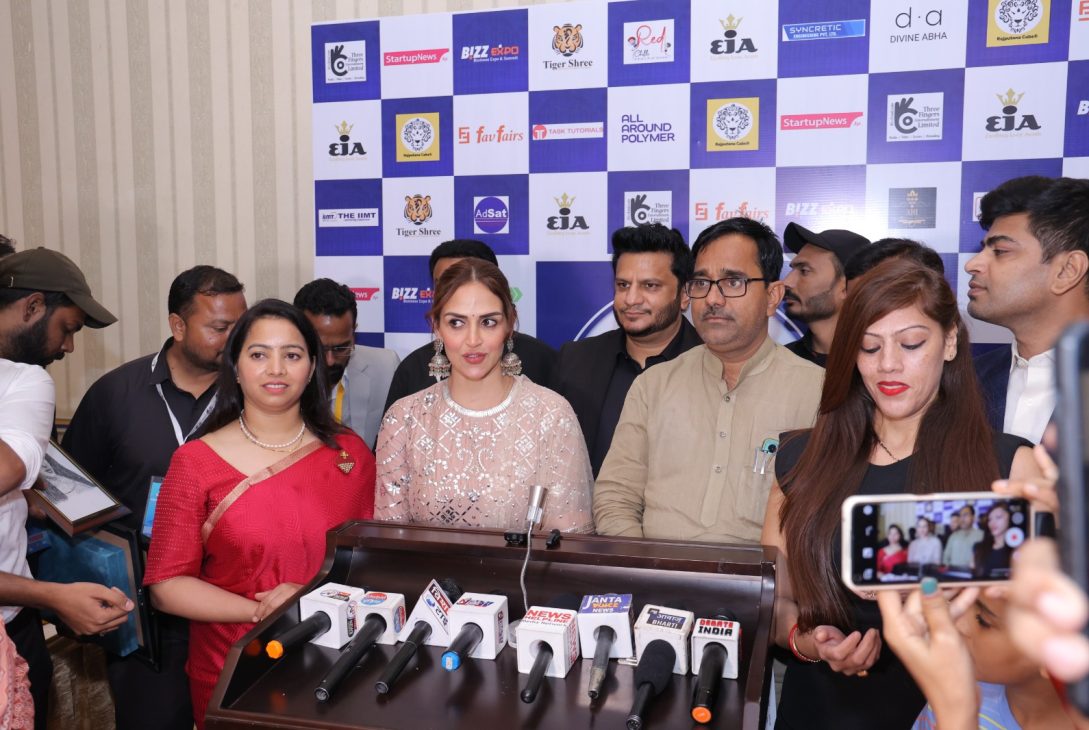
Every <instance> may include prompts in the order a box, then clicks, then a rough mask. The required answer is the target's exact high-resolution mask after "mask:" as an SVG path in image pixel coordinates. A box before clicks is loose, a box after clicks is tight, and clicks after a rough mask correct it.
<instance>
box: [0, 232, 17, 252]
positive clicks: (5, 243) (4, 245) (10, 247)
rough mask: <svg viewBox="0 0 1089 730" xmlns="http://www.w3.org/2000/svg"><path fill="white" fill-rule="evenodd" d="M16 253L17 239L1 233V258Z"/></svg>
mask: <svg viewBox="0 0 1089 730" xmlns="http://www.w3.org/2000/svg"><path fill="white" fill-rule="evenodd" d="M13 253H15V241H13V240H11V239H10V238H8V237H7V236H5V235H4V234H2V233H0V258H3V257H4V256H10V255H11V254H13Z"/></svg>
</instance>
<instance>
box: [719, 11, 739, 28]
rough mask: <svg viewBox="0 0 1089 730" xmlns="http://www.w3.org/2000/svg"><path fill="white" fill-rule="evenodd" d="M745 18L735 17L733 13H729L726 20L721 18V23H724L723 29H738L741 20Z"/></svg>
mask: <svg viewBox="0 0 1089 730" xmlns="http://www.w3.org/2000/svg"><path fill="white" fill-rule="evenodd" d="M742 20H744V18H735V17H734V16H733V14H730V15H727V16H726V20H722V19H719V21H718V22H719V23H720V24H721V25H722V29H723V30H737V26H739V25H741V21H742Z"/></svg>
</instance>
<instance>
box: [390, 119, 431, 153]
mask: <svg viewBox="0 0 1089 730" xmlns="http://www.w3.org/2000/svg"><path fill="white" fill-rule="evenodd" d="M395 123H396V125H397V130H398V133H397V161H398V162H421V161H434V160H438V159H439V145H438V138H439V135H438V129H439V113H438V112H430V113H425V114H398V115H397V117H396V120H395Z"/></svg>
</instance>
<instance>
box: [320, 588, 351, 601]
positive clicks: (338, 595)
mask: <svg viewBox="0 0 1089 730" xmlns="http://www.w3.org/2000/svg"><path fill="white" fill-rule="evenodd" d="M318 595H320V596H321V597H322V598H332V599H333V600H334V601H344V602H345V603H347V602H348V599H349V598H351V597H352V594H351V593H349V592H348V591H342V590H340V589H339V588H326V589H325V590H324V591H322V592H321V593H319V594H318Z"/></svg>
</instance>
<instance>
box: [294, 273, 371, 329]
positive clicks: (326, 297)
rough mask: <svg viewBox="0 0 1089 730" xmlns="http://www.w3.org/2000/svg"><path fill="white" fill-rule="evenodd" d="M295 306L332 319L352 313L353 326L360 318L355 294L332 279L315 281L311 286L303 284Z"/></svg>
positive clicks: (296, 296) (296, 297)
mask: <svg viewBox="0 0 1089 730" xmlns="http://www.w3.org/2000/svg"><path fill="white" fill-rule="evenodd" d="M294 304H295V306H296V307H298V308H299V309H301V310H303V311H304V312H310V313H311V314H327V315H329V316H331V317H341V316H343V315H344V313H345V312H351V313H352V325H353V326H354V325H355V322H356V318H357V317H358V316H359V306H358V305H357V304H356V303H355V294H352V290H351V289H349V288H348V287H347V286H346V285H344V284H338V283H337V282H335V281H333V280H332V279H314V280H313V281H311V282H310V283H309V284H303V287H302V289H299V291H298V293H297V294H296V295H295V301H294Z"/></svg>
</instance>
